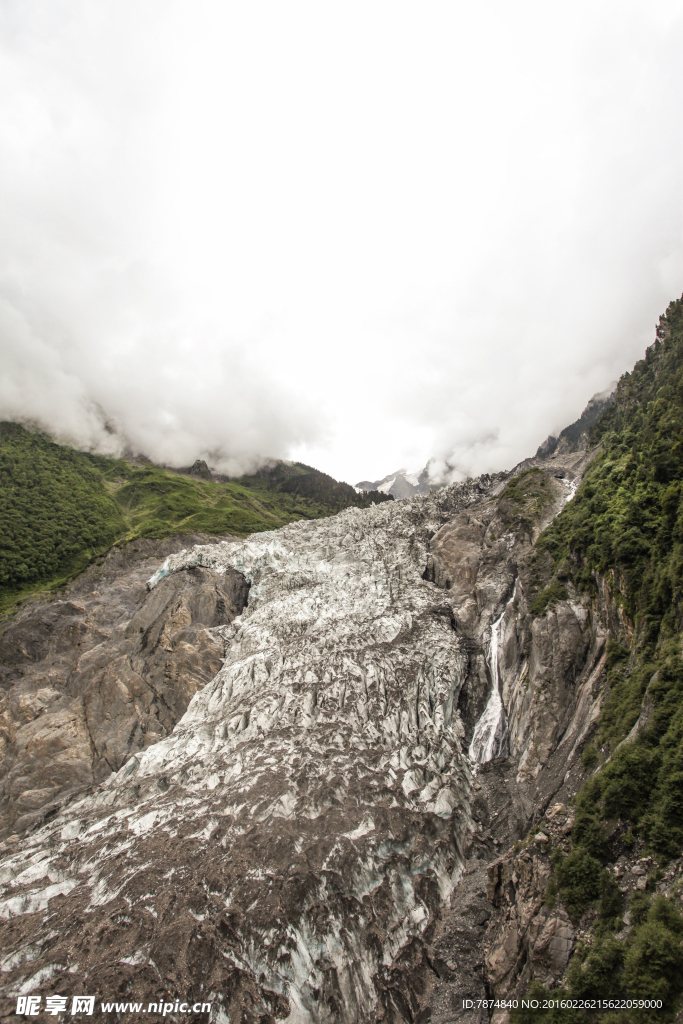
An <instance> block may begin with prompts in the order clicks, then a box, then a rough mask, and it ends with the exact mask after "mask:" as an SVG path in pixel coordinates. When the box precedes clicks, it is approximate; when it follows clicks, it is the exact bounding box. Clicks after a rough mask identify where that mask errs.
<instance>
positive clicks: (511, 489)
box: [498, 469, 552, 537]
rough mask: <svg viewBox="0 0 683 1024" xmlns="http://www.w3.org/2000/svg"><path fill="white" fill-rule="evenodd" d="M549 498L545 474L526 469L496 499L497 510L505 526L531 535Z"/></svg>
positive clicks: (548, 486) (549, 493)
mask: <svg viewBox="0 0 683 1024" xmlns="http://www.w3.org/2000/svg"><path fill="white" fill-rule="evenodd" d="M551 500H552V490H551V484H550V481H549V479H548V477H547V474H546V473H544V472H543V471H542V470H540V469H526V470H524V472H523V473H520V474H519V476H516V477H515V478H514V479H513V480H511V481H510V483H509V484H508V485H507V487H506V488H505V490H504V491H503V493H502V494H501V496H500V499H499V501H498V511H499V514H500V515H501V517H502V519H503V522H504V523H505V524H506V526H508V527H509V528H513V529H517V530H519V531H520V532H522V533H524V534H528V536H529V537H531V536H532V535H533V530H534V527H535V526H537V525H538V522H539V520H540V519H541V517H542V515H543V513H544V511H545V510H546V509H547V507H548V505H549V504H550V502H551Z"/></svg>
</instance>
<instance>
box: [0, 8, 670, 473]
mask: <svg viewBox="0 0 683 1024" xmlns="http://www.w3.org/2000/svg"><path fill="white" fill-rule="evenodd" d="M682 54H683V2H681V0H679V2H676V3H673V2H669V0H658V2H657V3H656V4H652V3H650V2H628V0H620V2H619V3H616V2H600V0H590V2H585V0H578V2H576V0H575V2H573V3H571V4H563V5H559V4H549V3H548V2H547V0H544V2H532V0H518V2H517V3H514V4H512V3H510V2H509V0H505V2H493V0H479V2H478V3H472V2H471V0H468V2H467V3H465V2H460V0H448V2H441V0H433V2H430V0H423V2H417V0H415V2H412V3H407V2H401V0H391V2H383V0H382V2H379V0H362V2H355V0H344V2H343V3H342V2H336V3H332V2H327V0H311V2H301V0H287V2H286V3H283V2H282V0H272V2H270V0H248V2H244V0H240V2H231V0H221V2H218V0H192V2H191V3H190V2H189V0H185V2H174V0H158V2H157V0H135V2H130V0H116V2H114V0H110V2H104V0H100V2H98V3H92V2H86V0H2V2H0V198H1V204H0V350H1V352H2V375H1V377H0V415H2V416H4V417H5V418H28V419H32V420H34V421H36V422H38V423H40V424H41V425H42V426H44V427H46V428H48V429H49V430H51V431H52V432H56V433H58V434H59V436H61V437H64V438H71V439H72V440H74V441H76V442H77V443H79V444H81V445H93V446H99V447H100V448H103V449H106V448H110V449H113V448H116V446H117V444H120V438H121V437H124V436H125V438H127V439H128V441H129V442H130V444H131V445H132V446H133V447H134V448H136V449H137V450H140V451H143V452H145V453H147V454H148V455H150V456H151V457H152V458H155V459H157V460H162V461H167V462H169V463H172V464H176V465H183V464H185V465H186V464H188V463H190V462H192V461H193V460H194V459H195V458H197V457H198V456H203V457H207V453H213V457H212V458H210V461H213V463H214V464H220V465H222V466H223V467H224V468H227V469H229V470H230V469H231V470H233V471H236V470H237V469H238V468H239V467H244V466H246V465H248V463H249V462H250V460H252V461H253V459H254V457H257V456H259V455H270V456H277V457H285V458H286V457H290V458H301V459H303V460H304V461H306V462H309V463H311V464H313V465H316V466H318V467H319V468H320V469H324V470H326V471H327V472H330V473H332V475H334V476H336V477H338V478H342V479H346V480H348V481H350V482H351V483H354V482H355V481H356V480H359V479H363V478H370V479H375V478H378V477H381V476H384V475H385V474H386V473H388V472H389V471H391V470H393V469H396V468H397V467H398V466H400V465H407V466H408V468H420V467H421V466H422V465H424V463H425V462H426V460H427V458H428V457H429V456H436V457H437V458H440V459H445V458H448V459H449V460H450V462H451V464H452V465H455V466H457V467H458V469H459V470H460V471H462V472H464V473H472V474H474V473H479V472H482V471H485V470H491V469H499V468H505V467H509V466H511V465H513V464H514V463H515V462H517V461H519V459H521V458H523V457H525V456H526V455H529V454H533V451H535V449H536V447H537V445H538V444H539V443H540V442H541V441H542V440H543V439H544V438H545V436H546V435H547V434H548V433H549V432H551V431H557V430H558V429H560V428H561V427H562V426H564V425H566V424H567V423H568V422H571V421H572V420H573V419H575V418H576V416H577V415H578V414H579V413H580V412H581V410H582V408H583V406H584V405H585V403H586V400H587V399H588V398H589V397H590V396H591V395H592V394H593V393H594V392H596V391H599V390H602V389H603V388H604V387H605V386H606V385H607V383H609V381H611V380H612V379H614V378H615V377H618V376H619V375H620V374H621V373H622V372H623V371H624V370H626V369H629V368H630V367H631V366H632V364H633V362H634V361H635V359H637V358H638V357H639V356H640V355H642V352H643V350H644V348H645V346H646V345H647V344H649V343H651V341H652V340H653V337H654V325H655V323H656V320H657V317H658V315H659V314H660V313H661V312H663V311H664V308H665V307H666V305H667V303H668V302H669V300H670V299H672V298H675V297H678V296H680V294H681V292H682V291H683V254H682V238H681V229H682V217H681V212H682V211H681V199H682V177H681V170H682V159H681V158H682V147H681V138H682V127H683V125H682V118H683V104H682V100H683V89H682V88H681V70H680V69H681V66H682V65H683V61H682V60H681V55H682ZM103 417H104V418H106V419H107V422H108V423H109V426H110V429H112V428H113V429H114V430H115V431H116V432H117V433H116V434H114V435H112V434H111V433H107V432H106V431H105V430H104V429H103V426H102V423H103Z"/></svg>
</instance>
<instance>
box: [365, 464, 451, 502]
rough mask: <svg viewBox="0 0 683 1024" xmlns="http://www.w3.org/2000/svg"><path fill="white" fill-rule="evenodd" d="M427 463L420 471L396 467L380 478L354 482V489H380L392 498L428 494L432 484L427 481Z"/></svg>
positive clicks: (368, 490) (367, 490)
mask: <svg viewBox="0 0 683 1024" xmlns="http://www.w3.org/2000/svg"><path fill="white" fill-rule="evenodd" d="M428 468H429V467H428V465H427V466H425V468H424V469H423V470H422V472H421V473H408V471H407V470H405V469H397V470H396V471H395V472H394V473H389V475H388V476H385V477H383V478H382V479H381V480H375V481H372V482H371V481H370V480H361V481H360V482H359V483H357V484H356V490H360V491H366V492H372V491H380V492H381V493H382V494H391V495H392V497H394V498H410V497H412V496H413V495H414V494H429V492H430V490H432V489H433V485H430V483H429V475H428Z"/></svg>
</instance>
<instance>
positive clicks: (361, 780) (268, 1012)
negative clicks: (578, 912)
mask: <svg viewBox="0 0 683 1024" xmlns="http://www.w3.org/2000/svg"><path fill="white" fill-rule="evenodd" d="M586 460H587V457H586V455H585V453H578V454H577V453H574V454H572V455H567V456H565V457H562V458H560V459H555V460H545V461H542V460H540V461H538V464H537V465H525V467H524V468H523V471H522V472H521V473H520V474H518V475H517V476H516V477H515V478H514V479H510V478H509V477H506V476H505V475H499V476H498V477H484V478H481V479H480V480H478V481H475V482H473V483H468V484H463V485H457V486H454V487H451V488H448V489H445V490H443V491H440V492H436V493H434V494H432V495H430V496H426V497H418V498H415V499H411V500H407V501H403V502H400V503H397V504H395V505H394V504H386V505H382V506H377V507H374V508H370V509H367V510H360V509H352V510H347V511H346V512H343V513H341V514H340V515H338V516H336V517H334V518H331V519H326V520H320V521H317V522H309V523H296V524H292V525H291V526H288V527H285V528H284V529H282V530H279V531H277V532H275V533H271V534H261V535H259V536H256V537H252V538H250V539H248V540H246V541H238V540H235V541H224V542H221V543H215V544H209V545H194V546H188V547H187V548H186V549H185V550H183V551H181V552H180V553H178V554H171V555H169V557H168V558H167V559H166V561H165V562H164V564H163V566H161V567H160V568H157V569H156V571H155V572H154V573H153V574H151V578H150V580H149V583H148V585H146V586H145V585H143V582H142V578H143V576H144V575H145V574H146V573H148V571H149V570H148V566H149V564H150V560H149V557H147V556H148V555H149V554H150V553H151V552H139V553H138V554H139V556H140V557H139V561H133V562H132V563H131V562H126V563H125V564H123V562H122V564H121V565H120V566H119V567H118V568H117V567H115V566H114V565H110V566H108V567H107V571H106V572H104V574H103V577H102V578H95V577H94V576H93V575H92V574H91V575H89V576H88V577H86V578H83V579H82V580H81V581H79V582H78V583H77V584H74V585H72V587H71V588H70V590H68V592H67V593H66V594H65V595H64V598H63V599H62V600H59V601H55V602H52V603H48V604H44V605H40V604H39V605H37V606H34V607H33V608H31V609H30V610H28V611H26V612H24V613H23V614H22V615H21V616H19V617H18V618H17V619H16V621H14V622H13V623H12V625H11V626H10V627H9V629H6V631H5V633H4V635H3V644H4V645H5V651H6V652H7V653H6V656H5V665H6V667H5V671H6V673H7V683H8V684H11V686H10V687H9V689H8V697H7V700H6V711H5V716H6V717H5V721H6V723H7V750H6V756H5V761H4V763H3V769H4V773H5V774H4V778H5V783H4V798H5V805H4V806H5V821H6V824H7V827H8V828H9V827H11V828H13V829H14V832H13V833H12V834H10V835H9V836H8V838H7V840H6V842H5V853H4V857H3V862H2V878H3V882H4V884H5V893H4V897H3V900H2V902H0V916H1V918H2V920H3V921H4V924H3V934H2V948H3V950H6V951H7V955H6V957H5V960H4V963H3V967H4V970H5V973H4V975H3V977H2V985H3V991H4V993H5V995H6V997H7V999H8V1001H7V1002H6V1003H5V1010H6V1011H9V1010H11V1005H10V1002H9V1000H10V997H11V996H13V995H14V994H15V993H17V992H21V991H30V990H32V989H33V988H34V987H37V986H40V988H41V990H42V991H43V992H48V991H50V992H59V993H63V994H69V993H71V992H72V991H73V992H76V991H79V992H80V991H84V990H85V989H88V990H90V989H96V990H98V991H105V990H106V992H107V994H109V995H110V996H111V997H112V998H127V999H131V1000H133V999H141V1000H147V999H150V1000H151V999H152V998H153V996H154V993H155V992H157V991H161V990H163V991H167V992H168V991H170V992H172V993H179V994H181V995H183V996H187V997H188V998H190V997H194V996H196V998H198V999H203V998H205V997H206V998H210V999H211V1001H212V1002H214V1003H215V1005H216V1006H221V1007H222V1010H221V1012H222V1013H223V1014H224V1015H227V1018H228V1019H229V1020H230V1021H251V1020H254V1021H255V1020H259V1021H266V1020H269V1019H279V1018H286V1019H288V1020H290V1021H292V1022H294V1021H301V1022H303V1021H310V1022H313V1021H315V1022H318V1021H321V1022H322V1021H345V1022H346V1021H348V1022H352V1021H353V1022H356V1021H358V1022H360V1021H369V1020H373V1019H384V1020H395V1021H400V1020H406V1021H409V1020H414V1019H417V1018H418V1017H419V1016H420V1014H422V1019H427V1018H425V1017H424V1013H425V1012H431V1013H432V1015H433V1019H435V1020H437V1019H443V1020H449V1019H457V1016H458V1014H457V1013H456V1014H455V1016H453V1013H454V1010H453V1007H451V1008H450V1009H447V1010H445V1011H443V1010H439V1006H441V1004H442V1003H443V1002H444V999H445V1000H446V1003H447V1004H450V1002H452V1001H453V998H454V996H455V995H456V994H457V993H458V992H459V991H460V990H461V989H462V984H463V978H464V977H466V976H467V975H466V973H465V974H464V975H463V974H462V972H461V971H460V970H458V969H456V968H455V967H448V966H447V965H448V963H449V962H450V963H451V964H454V963H455V964H458V965H460V964H462V965H463V966H464V965H465V964H466V962H469V963H470V968H468V969H470V975H471V985H473V986H475V987H476V988H477V989H478V991H480V992H485V991H486V990H487V989H486V986H487V985H490V984H491V983H493V984H494V986H495V985H496V984H497V982H496V980H495V977H494V973H495V972H492V969H491V968H489V969H488V971H489V976H490V979H493V981H491V980H490V979H489V980H487V977H488V976H487V974H486V968H485V967H484V964H483V961H482V956H483V954H482V947H481V941H482V935H483V934H484V933H485V928H484V924H485V922H486V921H487V920H488V917H487V914H488V915H489V916H490V914H491V912H492V909H491V905H490V903H489V902H487V901H486V891H485V882H483V881H482V879H484V878H485V872H486V869H487V867H488V865H489V863H490V861H491V860H495V858H496V857H497V856H499V852H498V851H499V850H501V849H505V848H507V847H508V845H509V844H510V843H511V842H513V841H514V840H516V839H519V838H521V837H523V836H524V835H525V834H526V832H527V830H528V827H529V823H530V822H531V821H532V819H533V817H534V815H535V814H538V813H539V808H540V810H541V812H542V810H543V809H544V807H545V804H547V803H548V801H549V800H550V799H551V798H553V797H554V796H555V795H556V793H558V792H560V795H563V794H564V793H565V791H566V792H569V791H570V790H571V788H572V786H574V785H575V783H576V778H578V775H577V769H576V767H575V765H576V754H577V750H578V748H579V746H580V743H581V739H582V736H583V735H584V734H585V732H586V729H587V728H588V727H589V725H590V722H591V721H592V718H593V717H594V715H595V708H596V702H597V697H596V692H597V691H596V678H597V676H598V675H599V672H600V656H601V649H602V644H603V642H604V636H603V633H602V629H603V627H602V625H601V620H600V616H599V615H596V614H595V610H594V609H592V608H590V607H586V605H585V604H584V603H582V602H581V600H580V599H579V598H578V597H575V598H574V599H572V598H571V597H568V598H567V599H566V600H562V601H560V602H558V603H557V604H556V605H555V606H553V607H552V608H551V609H550V610H548V612H547V614H546V615H544V616H542V617H541V618H533V617H532V616H531V615H530V613H529V604H530V601H531V600H532V596H533V594H534V592H535V588H536V589H537V585H536V582H535V576H534V573H535V572H536V573H537V567H535V566H534V563H533V557H532V555H533V541H534V539H535V538H536V537H537V536H538V534H539V532H540V531H541V530H542V529H543V527H544V526H545V525H546V524H547V523H548V522H550V521H551V519H552V518H553V516H554V515H555V514H556V513H557V511H558V510H559V509H560V508H562V507H563V505H564V504H565V502H566V501H567V499H568V498H569V497H570V496H571V494H572V493H573V489H574V487H575V484H576V482H577V480H578V479H579V477H580V475H581V472H582V470H583V467H584V466H585V464H586ZM160 554H161V552H160ZM143 556H145V557H143ZM129 558H130V554H129ZM124 561H125V560H124ZM157 565H158V563H157ZM247 595H248V597H247ZM240 613H241V614H240ZM480 763H481V764H480ZM479 765H480V766H479ZM572 772H574V773H575V774H574V776H573V775H572ZM6 834H7V830H6ZM465 890H467V893H466V895H467V898H466V899H464V900H463V898H460V897H459V896H458V895H457V894H458V893H460V894H461V895H462V893H463V892H465ZM454 893H455V894H456V898H455V899H454ZM468 908H469V910H468ZM487 908H488V910H487ZM470 912H471V913H472V914H473V915H474V918H475V919H476V922H478V923H476V922H475V923H474V924H472V925H471V927H470V926H469V925H468V926H467V927H468V928H469V931H468V932H467V936H466V941H465V945H466V947H467V955H464V954H463V952H462V949H460V947H461V946H462V943H463V938H462V928H461V929H460V931H459V930H458V928H457V927H455V926H454V925H453V915H455V917H456V918H457V919H458V920H460V919H461V918H463V914H464V915H465V918H467V914H468V913H470ZM527 916H528V915H527ZM57 921H59V926H58V927H57V928H56V927H55V925H56V922H57ZM546 924H547V922H545V924H543V927H545V926H546ZM563 926H564V923H562V925H558V927H557V928H556V932H553V935H555V934H556V933H557V935H558V936H559V938H558V939H557V941H558V942H560V944H561V943H562V942H565V945H566V944H567V942H570V938H569V937H568V933H566V932H563V931H562V927H563ZM530 927H532V926H530V925H529V923H528V922H527V923H526V924H525V925H524V928H525V929H526V931H525V934H526V932H528V931H529V928H530ZM543 927H541V922H538V921H537V922H536V924H535V925H533V927H532V931H533V929H534V928H535V929H536V931H538V929H539V928H541V931H543ZM449 929H450V930H449ZM558 929H559V930H558ZM523 930H524V929H523ZM546 931H547V928H546ZM534 934H535V932H534ZM449 935H450V936H451V939H449ZM454 936H455V939H457V942H456V946H455V947H454V946H453V942H454V941H455V939H454V938H453V937H454ZM523 941H524V940H523V939H520V942H523ZM548 941H549V942H550V944H551V946H552V948H553V950H554V949H555V946H553V945H552V942H551V940H548ZM553 941H555V940H553ZM449 942H451V946H450V947H449ZM458 943H459V944H460V945H459V946H458ZM555 945H557V942H556V943H555ZM456 947H457V948H458V949H460V952H458V953H457V954H456V951H455V950H456ZM563 948H564V947H563ZM468 958H469V960H468ZM477 964H478V965H479V966H477ZM444 965H446V966H444ZM560 966H561V965H560V964H559V961H558V967H557V970H559V969H560ZM507 973H508V974H510V970H508V972H507ZM513 974H514V970H513ZM506 977H507V975H506ZM468 984H470V982H468ZM444 993H445V994H444ZM430 1007H431V1009H430ZM444 1013H445V1016H444ZM449 1013H450V1014H451V1016H448V1014H449Z"/></svg>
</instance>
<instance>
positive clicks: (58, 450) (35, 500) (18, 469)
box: [0, 423, 386, 611]
mask: <svg viewBox="0 0 683 1024" xmlns="http://www.w3.org/2000/svg"><path fill="white" fill-rule="evenodd" d="M372 500H375V501H379V500H386V498H385V495H377V494H371V495H358V494H356V492H355V490H354V489H353V488H352V487H350V486H349V485H348V484H343V483H338V482H337V481H336V480H333V479H332V477H329V476H327V474H325V473H320V472H318V471H317V470H314V469H311V467H308V466H303V465H300V464H296V465H293V466H286V465H283V464H279V465H276V466H275V467H274V468H273V469H271V470H265V471H262V472H261V473H260V474H257V475H255V476H251V477H243V478H241V479H239V480H231V481H228V482H222V483H218V482H215V481H213V480H202V479H197V478H194V477H190V476H186V475H179V474H177V473H174V472H172V471H169V470H165V469H161V468H160V467H158V466H153V465H144V466H139V465H133V464H131V463H130V462H127V461H125V460H124V459H110V458H105V457H102V456H97V455H90V454H87V453H84V452H78V451H74V450H73V449H71V448H67V447H65V446H63V445H59V444H56V443H55V442H54V441H52V440H51V439H50V438H49V437H46V436H45V435H42V434H35V433H30V432H29V431H27V430H25V429H24V428H23V427H21V426H19V425H18V424H16V423H0V611H7V610H8V609H10V608H11V607H12V606H13V605H14V604H15V603H16V601H17V600H18V599H20V598H21V597H23V596H26V595H27V594H29V593H32V592H35V591H37V590H41V589H44V588H45V587H50V586H58V585H60V584H61V583H63V582H65V580H67V579H69V578H71V577H72V576H74V575H75V574H76V573H78V572H80V571H82V569H84V568H85V566H86V565H87V564H88V562H89V561H90V560H91V559H92V558H93V557H96V556H97V555H98V554H101V553H102V552H104V551H106V550H107V548H109V547H110V546H111V545H112V544H115V543H120V542H124V541H128V540H133V539H134V538H136V537H167V536H171V535H173V534H176V533H186V534H187V533H209V534H223V533H231V534H236V535H237V536H246V535H247V534H250V533H258V532H261V531H263V530H272V529H276V528H277V527H279V526H283V525H284V524H285V523H289V522H292V521H294V520H297V519H317V518H320V517H322V516H327V515H332V514H334V513H335V512H338V511H340V509H342V508H347V507H349V506H350V505H357V506H361V507H364V506H368V505H369V504H370V503H371V501H372Z"/></svg>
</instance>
